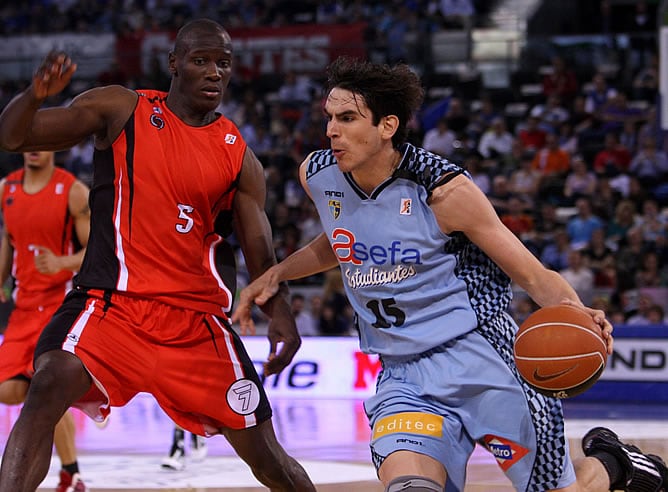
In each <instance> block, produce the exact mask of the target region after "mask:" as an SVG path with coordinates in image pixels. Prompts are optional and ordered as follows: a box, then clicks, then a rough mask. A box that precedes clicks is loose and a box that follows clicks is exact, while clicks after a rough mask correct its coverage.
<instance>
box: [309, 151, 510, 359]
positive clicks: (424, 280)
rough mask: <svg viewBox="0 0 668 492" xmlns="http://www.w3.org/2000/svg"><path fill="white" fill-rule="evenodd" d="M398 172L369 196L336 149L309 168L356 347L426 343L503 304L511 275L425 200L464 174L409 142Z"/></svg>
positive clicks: (411, 350)
mask: <svg viewBox="0 0 668 492" xmlns="http://www.w3.org/2000/svg"><path fill="white" fill-rule="evenodd" d="M400 150H401V152H402V153H403V157H402V160H401V163H400V165H399V167H398V168H397V170H396V171H395V172H394V174H393V175H392V176H391V177H390V178H388V179H387V180H386V181H385V182H383V183H382V184H381V185H379V186H378V187H377V188H376V189H375V190H374V191H373V192H372V193H371V195H368V196H367V195H366V194H365V193H364V191H362V190H361V189H360V188H359V187H358V186H357V184H356V183H355V181H354V179H353V178H352V176H351V175H350V174H349V173H342V172H341V171H340V170H339V168H338V166H337V162H336V159H335V158H334V157H333V155H332V152H331V151H330V150H322V151H318V152H315V153H314V154H313V155H312V157H311V159H310V161H309V163H308V168H307V172H306V180H307V184H308V186H309V188H310V191H311V196H312V197H313V200H314V202H315V205H316V207H317V209H318V213H319V214H320V220H321V222H322V225H323V229H324V231H325V233H326V234H327V236H328V238H329V241H330V243H331V245H332V248H333V250H334V252H335V254H336V256H337V258H338V261H339V265H340V267H341V272H342V275H343V282H344V286H345V289H346V292H347V294H348V298H349V300H350V303H351V305H352V307H353V309H354V310H355V313H356V316H355V318H356V319H355V322H356V325H357V328H358V329H359V332H360V346H361V348H362V350H363V351H365V352H372V353H379V354H381V355H410V354H418V353H422V352H425V351H427V350H429V349H432V348H434V347H437V346H439V345H441V344H443V343H444V342H446V341H448V340H451V339H454V338H456V337H458V336H460V335H462V334H464V333H467V332H469V331H471V330H473V329H475V328H477V326H478V325H479V324H484V323H485V321H486V320H488V319H491V318H493V317H495V316H496V315H498V314H499V313H501V312H502V311H504V310H505V309H506V308H507V307H508V305H509V304H510V300H511V296H512V293H511V290H510V279H509V278H508V277H507V276H506V275H505V273H503V272H502V271H501V269H500V268H499V267H498V266H496V264H495V263H493V262H492V261H491V259H489V258H488V257H487V256H486V255H485V254H484V253H483V252H482V251H481V250H480V249H479V248H478V247H477V246H475V245H474V244H473V243H472V242H471V241H469V240H468V239H467V238H466V237H465V236H464V235H463V234H462V233H454V234H450V235H447V234H444V233H443V232H442V231H441V230H440V228H439V226H438V223H437V222H436V218H435V216H434V213H433V212H432V210H431V208H430V207H429V205H428V204H427V200H428V198H429V196H430V194H431V192H432V191H433V190H434V189H435V188H436V187H437V186H440V185H442V184H444V183H445V182H447V181H449V178H452V177H454V176H456V175H458V174H462V173H464V174H465V175H466V176H467V177H469V178H470V176H468V174H466V173H465V171H464V170H463V169H462V168H461V167H459V166H456V165H454V164H452V163H450V162H448V161H447V160H446V159H443V158H441V157H439V156H437V155H435V154H432V153H430V152H427V151H425V150H423V149H419V148H416V147H414V146H412V145H410V144H405V145H404V146H402V148H401V149H400Z"/></svg>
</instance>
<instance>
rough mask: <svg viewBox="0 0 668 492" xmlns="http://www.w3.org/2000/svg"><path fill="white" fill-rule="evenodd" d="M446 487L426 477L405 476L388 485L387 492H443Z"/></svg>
mask: <svg viewBox="0 0 668 492" xmlns="http://www.w3.org/2000/svg"><path fill="white" fill-rule="evenodd" d="M443 490H444V487H443V486H442V485H440V484H439V483H438V482H435V481H434V480H432V479H430V478H426V477H418V476H415V475H403V476H401V477H397V478H395V479H394V480H392V481H391V482H390V483H389V484H387V488H386V489H385V492H443Z"/></svg>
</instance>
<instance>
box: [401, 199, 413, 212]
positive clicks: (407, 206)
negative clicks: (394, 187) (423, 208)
mask: <svg viewBox="0 0 668 492" xmlns="http://www.w3.org/2000/svg"><path fill="white" fill-rule="evenodd" d="M412 210H413V200H411V199H410V198H402V199H401V207H399V215H410V214H411V211H412Z"/></svg>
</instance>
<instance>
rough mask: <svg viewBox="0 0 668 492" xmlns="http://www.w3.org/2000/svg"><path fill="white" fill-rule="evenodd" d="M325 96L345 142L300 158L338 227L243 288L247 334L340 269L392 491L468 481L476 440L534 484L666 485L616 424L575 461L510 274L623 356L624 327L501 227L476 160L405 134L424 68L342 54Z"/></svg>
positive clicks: (656, 463)
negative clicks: (528, 367) (526, 356)
mask: <svg viewBox="0 0 668 492" xmlns="http://www.w3.org/2000/svg"><path fill="white" fill-rule="evenodd" d="M326 90H327V99H326V103H325V114H326V116H327V118H328V124H327V135H328V137H329V138H330V141H331V149H330V150H322V151H317V152H313V153H312V154H310V155H309V156H308V157H307V158H306V160H305V161H304V162H303V163H302V165H301V168H300V176H301V181H302V185H303V186H304V189H305V190H306V191H307V192H308V194H309V196H310V197H311V199H312V200H313V202H314V203H315V205H316V207H317V209H318V212H319V215H320V220H321V222H322V225H323V229H324V231H325V232H324V233H323V234H322V235H320V236H319V237H317V238H316V239H314V240H313V241H312V242H311V243H310V244H308V245H307V246H305V247H304V248H302V249H300V250H299V251H297V252H295V253H294V254H292V255H291V256H289V257H288V258H286V259H285V260H284V261H283V262H281V263H280V264H278V265H276V266H274V267H272V268H270V269H269V270H268V271H267V272H266V273H265V274H264V275H262V276H261V277H260V278H258V279H257V280H255V281H254V282H253V283H251V284H250V285H249V286H248V287H247V288H246V289H245V290H243V291H242V293H241V298H240V300H239V304H238V308H237V310H236V312H235V315H234V320H235V321H239V322H240V323H241V329H242V331H245V332H252V331H253V329H254V327H253V325H252V320H251V318H250V310H251V307H252V304H253V302H255V303H257V304H259V305H262V304H263V303H264V302H267V300H268V299H270V298H271V297H272V296H273V295H275V294H276V293H277V292H278V289H279V284H280V283H281V282H285V281H288V280H293V279H297V278H302V277H306V276H310V275H313V274H315V273H318V272H323V271H326V270H328V269H330V268H333V267H335V266H337V265H338V266H339V267H340V268H341V272H342V275H343V279H344V283H345V288H346V293H347V295H348V297H349V299H350V302H351V304H352V306H353V307H354V309H355V313H356V327H357V328H358V330H359V335H360V345H361V348H362V350H364V351H365V352H368V353H376V354H379V355H380V357H381V360H382V364H383V370H382V372H381V374H380V376H379V378H378V383H377V389H376V394H375V395H374V396H373V397H371V398H370V399H369V400H368V401H366V402H365V409H366V412H367V415H368V417H369V422H370V425H371V426H372V429H373V433H372V438H371V453H372V458H373V462H374V464H375V466H376V467H377V470H378V476H379V478H380V480H381V481H382V482H383V484H384V485H385V487H386V491H387V492H395V491H404V492H405V491H411V492H435V491H443V490H448V491H462V490H464V484H465V482H466V465H467V461H468V459H469V457H470V456H471V453H472V452H473V450H474V447H475V445H476V443H480V444H481V445H483V446H485V447H486V448H487V449H488V450H489V451H490V452H491V453H493V455H494V456H495V457H496V459H497V461H498V463H499V466H500V467H501V469H502V470H503V471H504V472H505V474H506V475H507V477H508V478H509V479H510V480H511V481H512V483H513V485H514V487H515V488H516V489H517V490H520V491H534V492H543V491H546V490H562V491H568V492H576V491H583V492H584V491H587V492H596V491H607V490H610V489H611V488H614V489H624V490H632V491H647V492H650V491H651V492H657V491H659V490H664V487H665V485H664V482H665V481H666V474H667V473H666V467H665V465H664V463H663V461H662V460H661V458H659V457H657V456H653V455H645V454H642V452H641V451H640V450H639V449H637V448H636V447H634V446H630V445H627V444H625V443H623V442H621V441H620V440H619V439H618V438H617V436H616V434H614V433H613V432H612V431H610V430H608V429H604V428H596V429H592V430H591V431H590V432H589V433H588V434H587V435H586V436H585V438H584V439H583V448H584V452H585V455H586V456H585V457H583V458H581V459H579V460H578V461H577V462H575V463H573V462H572V461H571V458H570V455H569V448H568V441H567V439H566V436H565V435H564V419H563V414H562V408H561V403H560V401H559V400H556V399H553V398H549V397H546V396H543V395H541V394H538V393H537V392H535V391H534V390H533V389H531V388H530V387H529V386H527V384H526V383H524V382H523V380H522V379H521V377H520V375H519V374H518V371H517V368H516V366H515V364H514V361H513V356H512V344H513V340H514V336H515V333H516V331H517V325H516V324H515V322H514V321H513V320H512V319H511V317H510V316H509V315H508V314H507V312H506V310H507V308H508V306H509V304H510V301H511V289H510V284H511V279H512V281H514V282H516V283H517V284H518V285H519V286H521V287H522V288H523V289H524V290H526V291H527V293H528V294H529V295H530V296H531V297H532V298H533V300H534V301H536V302H537V303H538V304H539V305H540V306H549V305H556V304H559V303H566V304H570V305H573V306H577V307H579V308H580V309H582V310H583V311H585V312H586V313H588V314H589V315H590V316H591V317H592V318H593V319H594V320H595V321H596V323H598V324H599V325H600V327H601V329H602V331H603V336H604V338H605V340H606V342H607V347H608V353H612V345H613V339H612V335H611V332H612V325H611V324H610V323H609V322H608V321H607V320H606V318H605V314H604V313H603V312H602V311H599V310H594V309H591V308H588V307H585V306H584V305H583V304H582V302H581V301H580V299H579V298H578V296H577V294H576V293H575V291H574V290H573V289H572V288H571V286H570V285H569V284H568V283H567V282H566V281H565V280H564V279H563V278H562V277H561V276H560V275H559V274H558V273H556V272H554V271H552V270H548V269H546V268H545V267H544V266H543V265H542V264H541V263H540V262H539V261H538V260H537V259H536V258H535V257H534V256H533V255H532V254H531V253H530V252H529V251H528V250H527V249H526V248H525V247H524V246H523V244H522V243H521V242H520V241H519V239H518V238H517V237H516V236H515V235H514V234H513V233H512V232H510V231H509V230H508V229H507V228H506V227H505V226H504V225H503V224H502V223H501V221H500V220H499V217H498V216H497V214H496V213H495V211H494V209H493V207H492V205H491V204H490V202H489V201H488V199H487V197H486V196H485V195H484V194H483V193H482V192H481V191H480V189H479V188H478V187H477V186H476V185H475V184H474V183H473V181H472V180H471V177H470V176H469V175H468V174H467V173H466V172H465V171H464V170H463V169H462V168H460V167H458V166H456V165H454V164H452V163H450V162H448V161H447V160H446V159H444V158H442V157H439V156H437V155H435V154H431V153H429V152H427V151H425V150H423V149H420V148H416V147H414V146H412V145H410V144H408V143H405V140H406V137H407V133H408V129H407V123H408V121H409V119H410V117H411V115H412V114H413V113H414V112H415V111H416V110H417V109H418V108H419V107H420V105H421V103H422V97H423V90H422V88H421V84H420V80H419V78H418V77H417V76H416V75H415V74H414V73H413V72H412V71H411V70H410V69H409V68H408V67H407V66H406V65H401V64H400V65H397V66H395V67H389V66H386V65H379V64H373V63H368V62H358V61H353V60H350V59H345V58H342V59H339V60H337V61H335V62H334V63H333V64H332V65H331V66H330V67H329V69H328V82H327V86H326ZM546 343H549V340H546Z"/></svg>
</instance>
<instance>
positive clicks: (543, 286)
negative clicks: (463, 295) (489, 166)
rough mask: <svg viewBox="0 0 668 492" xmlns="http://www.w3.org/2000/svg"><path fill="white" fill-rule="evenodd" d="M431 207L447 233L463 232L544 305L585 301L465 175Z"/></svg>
mask: <svg viewBox="0 0 668 492" xmlns="http://www.w3.org/2000/svg"><path fill="white" fill-rule="evenodd" d="M430 206H431V208H432V210H433V211H434V213H435V214H436V218H437V220H438V223H439V225H440V226H441V229H442V230H443V231H444V232H446V233H451V232H453V231H460V232H463V233H464V234H465V235H466V236H467V237H468V238H469V239H470V240H471V241H473V242H474V243H475V244H476V245H477V246H478V247H479V248H480V249H482V250H483V251H484V252H485V253H486V254H487V256H489V257H490V258H491V259H492V260H493V261H494V262H495V263H496V264H497V265H499V267H500V268H501V269H502V270H503V271H504V272H505V273H506V274H507V275H508V276H509V277H510V278H511V279H513V281H515V282H517V284H518V285H519V286H520V287H522V288H523V289H524V290H526V292H527V293H528V294H529V295H530V296H531V298H532V299H533V300H534V301H536V303H538V304H539V305H540V306H548V305H553V304H559V303H560V302H561V301H563V300H564V299H569V300H571V301H573V302H575V303H578V304H580V305H581V304H582V303H581V301H580V299H579V298H578V295H577V294H576V293H575V290H573V288H572V287H571V286H570V285H569V284H568V282H567V281H566V280H565V279H564V278H563V277H562V276H561V275H559V274H558V273H557V272H555V271H553V270H549V269H547V268H545V267H544V266H543V264H542V263H540V261H539V260H538V259H537V258H536V257H535V256H534V255H533V254H532V253H531V252H530V251H529V250H528V249H527V248H526V247H525V246H524V245H523V244H522V242H521V241H520V240H519V239H518V238H517V236H515V235H514V234H513V233H512V232H511V231H510V230H509V229H508V228H507V227H506V226H504V225H503V223H502V222H501V220H500V219H499V217H498V215H497V214H496V212H495V210H494V208H493V207H492V205H491V204H490V202H489V200H488V199H487V197H486V196H485V195H484V194H483V193H482V191H480V189H479V188H478V187H477V186H476V185H475V184H474V183H473V182H472V181H470V180H469V179H467V178H465V177H464V176H458V177H456V178H454V179H453V180H452V181H451V182H450V183H449V184H447V185H445V186H442V187H439V188H437V189H436V190H435V191H434V193H433V195H432V199H431V203H430Z"/></svg>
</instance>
